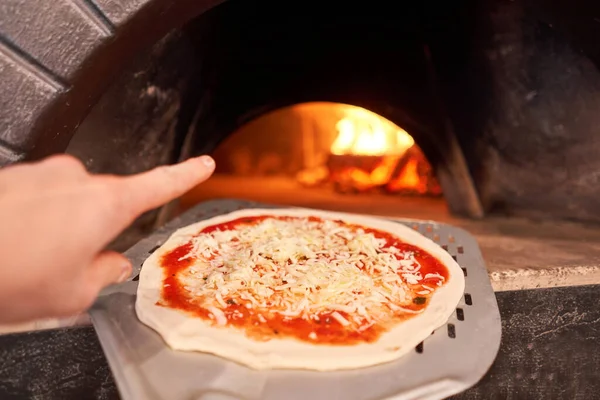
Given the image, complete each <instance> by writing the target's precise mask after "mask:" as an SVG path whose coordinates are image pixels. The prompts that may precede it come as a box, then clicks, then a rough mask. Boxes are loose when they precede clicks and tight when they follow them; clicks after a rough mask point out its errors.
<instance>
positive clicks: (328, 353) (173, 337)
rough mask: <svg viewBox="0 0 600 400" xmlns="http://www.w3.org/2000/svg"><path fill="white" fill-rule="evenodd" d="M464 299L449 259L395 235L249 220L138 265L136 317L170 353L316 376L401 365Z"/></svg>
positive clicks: (344, 220)
mask: <svg viewBox="0 0 600 400" xmlns="http://www.w3.org/2000/svg"><path fill="white" fill-rule="evenodd" d="M463 290H464V276H463V273H462V270H461V269H460V267H459V266H458V264H456V262H455V261H454V260H453V259H452V257H450V255H448V253H447V252H446V251H444V250H443V249H442V248H441V247H439V246H438V245H436V244H435V243H433V242H432V241H430V240H429V239H427V238H425V237H424V236H422V235H420V234H419V233H417V232H415V231H413V230H412V229H410V228H407V227H405V226H403V225H401V224H398V223H394V222H389V221H385V220H380V219H376V218H368V217H361V216H354V215H348V214H339V213H332V212H322V211H315V210H306V209H248V210H242V211H236V212H233V213H230V214H228V215H224V216H219V217H216V218H212V219H209V220H206V221H202V222H199V223H197V224H194V225H190V226H188V227H186V228H182V229H180V230H178V231H176V232H175V233H174V234H173V235H172V236H171V237H170V238H169V240H168V241H167V242H166V243H165V244H164V245H163V246H162V247H160V248H159V249H158V250H156V251H155V252H154V253H153V254H152V255H151V256H150V257H149V258H148V259H147V260H146V261H145V263H144V265H143V267H142V271H141V274H140V281H139V287H138V293H137V301H136V311H137V315H138V317H139V318H140V320H141V321H142V322H143V323H145V324H146V325H148V326H150V327H152V328H153V329H155V330H156V331H157V332H158V333H159V334H160V335H161V336H162V337H163V339H164V340H165V341H166V343H167V344H168V345H169V346H170V347H171V348H173V349H176V350H187V351H202V352H208V353H213V354H216V355H219V356H222V357H224V358H227V359H230V360H233V361H237V362H240V363H242V364H246V365H248V366H250V367H253V368H256V369H265V368H303V369H313V370H322V371H323V370H336V369H349V368H359V367H366V366H370V365H375V364H380V363H384V362H388V361H392V360H394V359H397V358H399V357H400V356H402V355H403V354H405V353H407V352H408V351H410V350H412V349H414V347H415V346H416V345H417V344H418V343H420V342H421V341H422V340H424V339H425V338H426V337H427V336H429V335H430V334H431V332H432V331H433V330H435V329H436V328H438V327H439V326H441V325H442V324H444V323H445V322H446V321H447V319H448V318H449V317H450V315H451V314H452V313H453V311H454V309H455V307H456V305H457V303H458V301H459V299H460V297H461V296H462V293H463Z"/></svg>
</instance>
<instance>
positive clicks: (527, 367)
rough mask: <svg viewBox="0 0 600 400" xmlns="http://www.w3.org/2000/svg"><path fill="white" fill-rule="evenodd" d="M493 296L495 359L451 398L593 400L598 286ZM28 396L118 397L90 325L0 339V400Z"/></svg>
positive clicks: (599, 393)
mask: <svg viewBox="0 0 600 400" xmlns="http://www.w3.org/2000/svg"><path fill="white" fill-rule="evenodd" d="M496 296H497V299H498V305H499V307H500V313H501V315H502V329H503V332H502V344H501V346H500V352H499V354H498V357H497V359H496V362H495V363H494V365H493V366H492V368H491V370H490V371H489V372H488V374H487V375H486V376H485V377H484V378H483V379H482V381H481V382H479V383H478V384H477V385H476V386H475V387H473V388H471V389H469V390H468V391H466V392H464V393H463V394H461V395H458V396H454V397H453V399H456V400H474V399H478V400H479V399H485V400H490V399H503V400H504V399H516V400H518V399H527V400H529V399H531V400H534V399H544V400H546V399H561V400H563V399H586V400H587V399H596V398H597V399H600V341H599V339H600V285H594V286H579V287H568V288H554V289H537V290H525V291H515V292H500V293H497V294H496ZM32 398H34V399H57V400H58V399H60V400H70V399H77V400H85V399H118V398H119V395H118V392H117V389H116V387H115V384H114V381H113V378H112V375H111V372H110V369H109V368H108V365H107V363H106V359H105V358H104V355H103V353H102V349H101V347H100V344H99V342H98V339H97V337H96V334H95V333H94V330H93V328H92V327H78V328H70V329H60V330H50V331H38V332H31V333H24V334H14V335H4V336H0V399H2V400H5V399H6V400H9V399H32Z"/></svg>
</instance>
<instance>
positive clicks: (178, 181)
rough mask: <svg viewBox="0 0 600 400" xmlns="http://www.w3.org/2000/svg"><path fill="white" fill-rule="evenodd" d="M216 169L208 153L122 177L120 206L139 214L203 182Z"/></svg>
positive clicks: (120, 182) (120, 181)
mask: <svg viewBox="0 0 600 400" xmlns="http://www.w3.org/2000/svg"><path fill="white" fill-rule="evenodd" d="M214 169H215V162H214V160H213V159H212V158H211V157H209V156H201V157H196V158H190V159H189V160H187V161H184V162H182V163H179V164H175V165H168V166H161V167H157V168H154V169H152V170H150V171H148V172H143V173H141V174H137V175H132V176H129V177H125V178H121V179H120V180H119V186H120V190H119V196H120V197H121V201H122V202H121V205H122V206H123V207H124V209H126V210H128V211H129V213H131V214H133V215H134V216H138V215H140V214H142V213H144V212H146V211H149V210H152V209H154V208H156V207H159V206H162V205H163V204H165V203H168V202H169V201H171V200H173V199H176V198H177V197H179V196H181V195H182V194H184V193H186V192H187V191H189V190H190V189H192V188H193V187H194V186H196V185H198V184H199V183H201V182H204V181H205V180H207V179H208V178H209V177H210V176H211V175H212V173H213V171H214Z"/></svg>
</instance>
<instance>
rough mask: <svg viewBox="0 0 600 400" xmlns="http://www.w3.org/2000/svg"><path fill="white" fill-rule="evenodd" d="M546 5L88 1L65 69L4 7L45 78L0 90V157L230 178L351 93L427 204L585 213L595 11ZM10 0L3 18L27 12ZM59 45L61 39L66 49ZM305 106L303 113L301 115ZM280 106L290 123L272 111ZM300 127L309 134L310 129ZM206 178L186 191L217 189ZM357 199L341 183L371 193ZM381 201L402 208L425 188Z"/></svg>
mask: <svg viewBox="0 0 600 400" xmlns="http://www.w3.org/2000/svg"><path fill="white" fill-rule="evenodd" d="M59 3H60V2H59ZM543 3H544V4H542V2H538V1H535V0H528V1H522V2H513V1H494V0H485V1H463V2H444V3H440V4H438V3H435V4H434V3H433V2H417V3H415V4H402V5H400V6H399V5H397V4H395V3H393V2H377V1H376V2H370V3H368V4H365V3H356V4H349V3H347V2H341V1H333V2H327V3H323V2H316V1H303V2H299V3H285V2H280V1H271V0H266V1H241V0H228V1H226V2H223V3H220V4H216V5H215V4H213V3H209V2H199V1H181V2H174V3H172V2H169V1H159V0H154V1H148V2H145V1H130V2H118V3H117V2H112V1H108V0H106V1H98V2H96V3H89V4H88V6H85V7H83V8H81V7H82V6H78V7H79V11H80V12H83V13H84V14H85V15H86V18H87V21H88V22H90V21H91V23H92V25H94V26H95V27H96V29H97V30H100V31H102V30H104V35H100V36H102V37H103V39H102V40H100V41H99V42H98V43H99V44H98V46H97V47H93V46H92V47H93V48H92V49H91V50H86V52H84V53H85V54H83V55H81V56H80V57H81V58H82V59H81V60H79V61H78V60H74V58H73V56H70V55H69V54H67V53H65V54H63V61H64V62H65V63H67V62H71V64H72V65H71V64H69V65H67V64H64V65H62V66H61V65H60V61H56V60H58V59H60V57H58V58H57V57H55V58H52V57H54V56H52V57H51V56H49V55H48V52H47V51H46V52H45V53H44V51H43V49H42V47H41V46H42V45H43V44H44V43H41V44H38V45H29V44H28V43H29V42H28V38H27V37H26V35H24V34H23V33H22V32H19V31H17V30H16V28H14V26H16V25H15V24H16V22H14V21H13V22H10V21H11V19H10V18H4V19H3V21H2V24H3V26H1V27H0V28H1V30H2V31H3V32H4V35H5V39H3V42H2V43H3V46H4V47H6V49H8V50H6V54H9V55H11V57H12V59H13V61H14V60H18V61H19V60H20V61H19V63H17V66H18V67H19V68H21V69H23V68H29V69H30V70H33V75H34V78H35V77H37V78H36V79H39V80H41V81H44V82H45V84H47V85H49V87H54V89H55V90H54V91H50V92H51V93H50V95H48V96H49V97H48V101H47V102H46V103H45V104H44V105H42V106H38V105H36V104H33V103H31V102H27V101H24V102H23V104H19V101H20V100H19V99H17V100H14V99H11V100H10V103H11V104H9V100H7V99H5V100H3V101H4V103H5V104H2V107H0V108H2V109H11V107H13V108H14V107H16V106H19V107H20V109H21V110H23V109H24V110H25V111H19V112H8V111H4V110H3V111H2V112H5V113H7V115H4V116H3V124H4V125H5V126H4V127H3V128H4V129H3V130H2V132H3V133H0V139H1V140H2V143H3V144H4V145H5V146H4V148H5V149H4V150H3V152H2V153H1V154H2V155H3V156H4V161H3V163H8V162H12V161H15V160H19V159H23V158H25V159H36V158H39V157H42V156H44V155H47V154H50V153H53V152H57V151H64V150H66V151H67V152H69V153H71V154H74V155H76V156H77V157H79V158H81V159H82V160H83V161H84V162H85V163H86V164H87V166H88V167H89V168H90V169H91V170H92V171H94V172H107V173H117V174H129V173H134V172H137V171H141V170H144V169H147V168H150V167H153V166H155V165H159V164H164V163H171V162H175V161H177V160H179V159H183V158H186V157H189V156H191V155H197V154H201V153H213V154H215V155H216V157H217V161H219V165H220V167H219V168H221V170H220V171H218V172H221V173H223V174H227V173H232V171H231V170H227V160H228V156H227V154H231V152H232V151H234V150H235V148H236V145H235V144H236V143H245V145H247V146H249V147H250V148H252V147H254V148H258V149H259V150H260V147H261V146H262V147H269V146H271V147H272V146H276V144H277V143H284V144H282V145H281V146H282V147H281V150H280V151H278V150H277V148H276V147H275V150H271V153H275V154H276V155H278V157H279V159H278V161H277V160H276V161H274V164H273V165H274V166H273V167H272V168H271V169H272V170H276V172H275V173H276V174H277V170H278V169H285V168H284V167H283V166H282V165H284V164H285V163H286V162H288V161H289V160H290V159H294V157H296V158H297V157H302V156H301V155H298V154H299V153H298V154H297V153H294V152H298V151H300V150H299V147H302V146H301V143H302V139H301V138H300V139H298V140H299V141H297V142H293V141H292V142H290V141H288V142H286V141H285V140H284V139H281V137H282V136H285V135H288V134H289V133H287V132H286V129H287V130H288V131H289V130H292V131H293V130H294V129H300V128H298V126H299V125H302V123H303V122H302V121H306V120H307V118H308V117H306V115H308V114H310V112H309V111H306V110H307V108H306V107H309V106H310V104H313V105H314V104H322V105H323V104H329V105H336V104H337V105H338V106H340V107H343V106H341V105H348V106H356V107H360V108H362V109H366V110H369V111H370V112H372V113H375V114H377V115H378V116H380V117H381V118H384V119H385V120H387V121H389V122H390V123H391V124H395V126H397V127H400V128H402V129H403V130H404V131H406V132H407V133H408V134H409V135H410V137H411V138H412V139H413V140H414V143H415V145H416V146H415V147H416V148H418V149H420V151H421V152H422V154H423V156H424V158H425V159H426V164H427V165H428V167H430V169H431V171H433V175H434V176H435V180H436V181H437V182H439V186H440V188H441V193H442V195H441V196H442V197H441V198H440V199H441V200H435V201H438V203H440V202H441V203H440V204H442V203H443V204H444V206H443V207H447V209H448V210H449V212H450V213H451V214H452V215H455V216H461V217H470V218H482V217H484V216H493V215H496V216H498V215H500V216H519V217H527V218H538V219H544V220H547V219H556V220H561V219H562V220H565V219H566V220H575V221H586V222H587V223H596V222H599V221H600V204H599V200H598V199H599V198H600V196H599V194H600V193H599V191H600V186H599V185H598V180H599V179H600V158H598V157H597V154H598V150H600V141H599V139H597V135H596V129H597V126H598V122H600V121H599V119H600V117H599V116H598V115H599V114H598V112H597V111H598V110H599V109H600V96H599V95H598V93H599V90H600V74H599V71H598V62H600V46H597V44H596V42H595V41H594V40H593V37H598V34H600V22H599V21H600V19H598V18H596V19H595V18H593V16H594V15H598V17H599V18H600V11H599V10H598V8H600V7H599V6H597V5H595V3H594V2H592V1H579V2H576V3H577V4H574V3H573V2H572V1H571V2H567V1H559V0H556V1H553V2H543ZM57 4H58V3H57ZM60 4H62V3H60ZM86 4H87V3H86ZM63 6H64V5H57V8H58V7H63ZM213 6H214V7H213ZM64 7H67V6H64ZM68 7H74V6H72V5H71V6H68ZM82 10H83V11H82ZM8 11H9V12H14V13H15V14H14V17H15V20H18V19H19V18H21V19H22V18H24V17H23V16H25V17H26V16H27V15H28V14H27V10H23V9H20V10H17V8H14V9H10V7H9V9H8ZM17 11H18V12H17ZM596 11H598V12H596ZM31 12H32V13H33V12H34V11H31ZM61 12H62V13H63V14H60V13H61ZM65 13H66V11H64V10H62V11H60V12H59V14H57V15H56V16H54V17H53V18H55V19H58V18H62V19H65V18H67V17H66V15H67V14H65ZM32 15H33V14H32ZM31 18H33V17H31ZM48 18H50V17H48ZM32 20H34V21H33V22H31V23H32V24H35V23H37V22H36V21H37V19H35V18H33V19H32ZM21 22H22V21H21ZM42 22H43V21H42ZM40 29H41V28H40ZM44 29H51V28H47V27H46V26H45V25H44V28H43V29H41V31H43V30H44ZM77 35H79V36H81V35H82V33H81V32H77V33H76V34H75V35H74V36H77ZM76 39H77V40H78V43H84V42H85V41H82V38H81V37H77V38H76ZM52 40H53V39H52V37H50V38H49V39H48V40H47V41H52ZM69 40H70V39H69V37H68V36H64V35H63V37H62V43H63V44H62V46H66V45H68V44H69ZM64 43H66V44H64ZM57 46H59V47H60V46H61V44H57ZM80 53H81V52H80ZM59 55H60V54H59ZM69 57H70V58H69ZM78 57H79V56H78ZM45 60H46V61H45ZM75 61H78V62H79V63H76V62H75ZM57 63H58V64H57ZM75 64H76V65H75ZM55 65H58V66H55ZM17 69H18V68H17ZM7 71H8V72H7ZM3 73H4V74H10V73H13V72H11V71H9V70H8V69H5V70H4V72H3ZM7 76H8V75H7ZM44 82H42V83H44ZM40 85H41V84H38V85H37V86H35V85H34V86H35V87H37V89H36V90H41V89H39V88H40ZM20 87H21V89H22V90H25V89H27V88H28V87H29V86H26V85H25V84H21V86H20ZM11 88H12V87H11V86H9V87H7V89H8V90H7V92H10V90H11ZM34 89H35V88H34ZM27 90H28V89H27ZM26 100H27V99H26ZM307 104H308V105H307ZM304 106H306V107H305V108H304V110H305V111H306V113H308V114H306V115H305V117H304V118H299V117H298V112H300V114H302V111H298V110H299V109H301V108H302V107H304ZM309 108H310V107H309ZM338 108H339V107H338ZM281 110H291V111H289V113H288V114H285V113H283V114H282V111H281ZM27 111H28V112H29V117H28V118H25V119H24V118H23V114H22V112H27ZM294 112H295V114H294ZM277 113H279V114H277ZM9 114H10V115H9ZM276 114H277V115H279V117H277V118H279V119H277V118H276V117H272V118H271V120H270V121H271V122H269V121H268V120H266V119H265V118H268V117H269V116H274V115H276ZM292 114H294V115H296V117H297V118H296V120H295V122H293V123H291V122H290V123H289V124H288V125H286V122H281V121H285V118H284V117H285V115H288V117H289V115H292ZM311 115H312V116H311V117H310V118H312V119H313V120H314V119H315V118H316V114H315V113H312V114H311ZM273 118H275V119H273ZM310 118H308V119H310ZM260 121H262V122H260ZM277 121H279V122H277ZM19 124H20V125H19ZM23 124H25V125H23ZM27 124H28V125H27ZM253 124H254V125H253ZM290 124H291V125H290ZM294 124H296V125H294ZM286 126H287V128H286ZM290 126H292V127H291V128H290ZM330 126H331V128H330V132H331V135H333V136H331V140H333V139H334V138H335V135H334V133H335V124H330ZM252 127H254V128H252ZM311 129H312V132H313V139H312V140H313V141H314V136H315V134H314V132H323V129H322V128H319V129H320V130H319V129H317V130H315V129H314V128H311ZM25 131H27V132H28V133H27V134H25V133H24V132H25ZM236 132H239V133H236ZM244 132H245V133H244ZM243 135H245V136H243ZM319 135H321V136H319ZM322 135H325V134H324V133H323V134H319V133H317V134H316V136H317V138H319V137H323V136H322ZM237 136H239V137H240V138H239V139H236V137H237ZM253 137H255V139H253ZM236 140H237V141H236ZM253 143H254V144H256V143H263V144H264V145H261V146H256V145H254V146H253ZM285 143H287V144H285ZM286 146H287V147H286ZM322 147H323V149H325V148H328V146H327V144H324V145H322ZM259 150H255V151H259ZM321 150H322V149H321ZM309 153H310V152H309ZM303 154H306V150H304V153H303ZM309 156H310V154H309ZM276 158H277V157H276ZM363 158H364V157H363ZM367 158H368V157H367ZM249 160H253V158H252V157H251V156H250V158H249ZM248 162H249V163H250V164H251V165H255V164H256V163H257V161H248ZM352 162H355V161H352ZM360 162H361V163H363V164H364V160H363V161H360ZM282 163H283V164H282ZM309 163H310V162H309ZM359 164H360V163H359ZM361 165H362V164H361ZM301 167H304V168H305V167H307V165H303V166H301ZM267 169H268V168H267ZM300 169H301V168H300ZM238 172H239V171H238ZM279 172H281V171H279ZM288 172H289V171H288ZM293 172H294V173H297V172H298V171H293ZM367 172H368V171H367ZM271 173H273V172H271ZM239 179H240V181H250V180H257V179H258V180H257V181H256V182H258V183H256V184H252V185H251V186H253V187H255V188H258V189H257V190H258V191H260V190H261V189H260V188H261V185H260V179H259V177H257V176H253V175H252V174H251V173H249V174H248V173H247V174H246V175H243V174H242V177H240V178H239ZM213 187H214V186H213ZM263 187H264V186H263ZM210 188H211V186H210V185H208V186H206V187H205V189H202V190H203V194H202V195H201V196H200V197H202V198H210V197H211V196H213V197H214V196H217V195H222V194H223V193H219V194H215V193H213V194H212V195H211V191H210ZM296 190H297V192H296V193H298V195H297V196H296V195H295V196H296V197H298V196H300V197H303V196H304V197H305V196H308V194H307V193H308V192H307V190H308V189H307V188H306V187H303V186H301V185H299V186H297V189H296ZM263 191H264V189H263ZM250 195H251V193H250ZM370 195H372V194H369V193H366V194H364V193H361V194H358V195H357V194H353V195H352V196H366V197H359V199H362V200H359V201H362V202H365V203H368V204H371V203H370V200H368V198H369V197H368V196H370ZM378 196H379V197H381V195H380V193H379V194H378ZM386 196H387V197H386V200H384V201H385V202H387V203H386V204H392V203H390V202H394V204H398V207H400V209H401V208H402V205H403V204H413V205H414V208H416V209H418V208H420V207H427V206H426V204H429V203H431V201H432V200H431V199H429V197H431V196H429V197H428V196H422V195H416V196H415V195H414V194H413V195H412V196H403V195H401V194H398V193H393V194H389V193H388V194H386ZM434 197H435V196H434ZM438 197H439V196H438ZM353 198H356V197H353ZM340 199H342V197H335V198H333V200H332V201H333V202H334V203H336V202H338V203H339V202H343V201H344V200H340ZM190 201H193V199H192V200H189V199H188V203H189V202H190ZM419 202H421V203H419ZM428 202H429V203H428ZM372 204H373V207H377V203H372ZM420 204H422V206H421V205H420ZM436 204H437V203H436ZM311 205H314V204H311ZM436 207H437V206H436ZM172 213H173V211H172V210H171V211H170V212H169V213H167V214H170V215H172ZM156 217H157V215H156V213H151V214H149V215H146V216H144V218H142V219H141V220H140V221H138V225H139V226H138V228H140V227H141V228H142V229H148V228H149V227H151V226H153V225H154V224H155V222H156ZM162 218H163V219H164V218H166V217H165V216H164V215H163V217H162Z"/></svg>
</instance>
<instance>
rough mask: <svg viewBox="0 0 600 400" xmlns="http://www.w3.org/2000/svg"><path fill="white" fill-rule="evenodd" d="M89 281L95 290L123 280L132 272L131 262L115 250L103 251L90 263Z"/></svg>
mask: <svg viewBox="0 0 600 400" xmlns="http://www.w3.org/2000/svg"><path fill="white" fill-rule="evenodd" d="M88 268H89V270H88V274H87V275H88V276H87V281H88V282H87V283H88V285H89V286H91V287H92V288H93V289H94V290H95V291H98V292H99V291H100V290H102V289H103V288H104V287H106V286H108V285H111V284H114V283H120V282H123V281H124V280H125V279H127V278H128V277H129V275H130V274H131V270H132V268H131V262H130V261H129V260H128V259H127V258H126V257H125V256H123V255H122V254H120V253H117V252H115V251H103V252H102V253H100V254H98V255H97V256H96V257H95V258H94V259H93V260H92V263H91V264H90V265H89V267H88Z"/></svg>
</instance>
